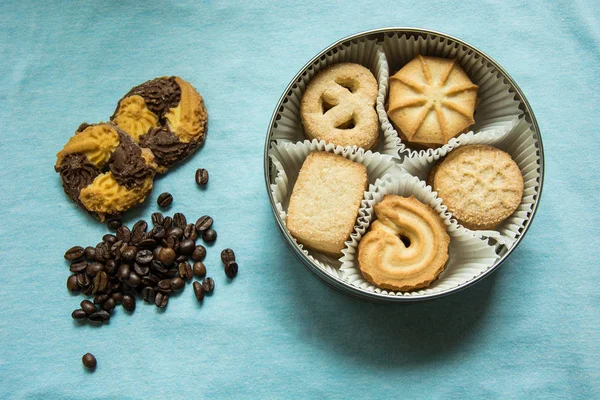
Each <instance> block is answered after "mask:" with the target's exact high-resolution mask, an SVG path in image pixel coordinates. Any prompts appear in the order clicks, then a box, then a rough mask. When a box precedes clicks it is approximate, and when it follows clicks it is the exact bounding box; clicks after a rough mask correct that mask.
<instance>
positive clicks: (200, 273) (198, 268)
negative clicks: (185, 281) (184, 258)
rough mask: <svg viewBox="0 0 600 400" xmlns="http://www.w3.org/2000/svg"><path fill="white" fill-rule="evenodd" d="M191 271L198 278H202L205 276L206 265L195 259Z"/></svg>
mask: <svg viewBox="0 0 600 400" xmlns="http://www.w3.org/2000/svg"><path fill="white" fill-rule="evenodd" d="M193 272H194V275H196V276H197V277H198V278H204V277H205V276H206V267H205V266H204V263H203V262H202V261H196V262H195V263H194V268H193Z"/></svg>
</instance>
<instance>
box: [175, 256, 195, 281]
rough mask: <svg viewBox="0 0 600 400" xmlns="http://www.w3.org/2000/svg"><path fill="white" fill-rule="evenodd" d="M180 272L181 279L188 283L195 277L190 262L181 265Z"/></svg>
mask: <svg viewBox="0 0 600 400" xmlns="http://www.w3.org/2000/svg"><path fill="white" fill-rule="evenodd" d="M178 270H179V276H180V277H181V279H184V280H186V281H189V280H190V279H192V276H193V272H192V266H191V265H190V263H189V262H187V261H185V262H182V263H180V264H179V267H178Z"/></svg>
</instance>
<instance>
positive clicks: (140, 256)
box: [135, 250, 154, 264]
mask: <svg viewBox="0 0 600 400" xmlns="http://www.w3.org/2000/svg"><path fill="white" fill-rule="evenodd" d="M153 258H154V256H153V255H152V252H151V251H150V250H140V251H138V252H137V254H136V255H135V261H136V262H138V263H139V264H149V263H151V262H152V259H153Z"/></svg>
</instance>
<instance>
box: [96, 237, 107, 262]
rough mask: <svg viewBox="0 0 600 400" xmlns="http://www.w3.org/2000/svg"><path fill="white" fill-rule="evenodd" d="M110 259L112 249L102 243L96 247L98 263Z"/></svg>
mask: <svg viewBox="0 0 600 400" xmlns="http://www.w3.org/2000/svg"><path fill="white" fill-rule="evenodd" d="M109 258H110V249H109V246H108V245H107V244H106V243H104V242H100V243H98V244H97V245H96V261H99V262H105V261H106V260H108V259H109Z"/></svg>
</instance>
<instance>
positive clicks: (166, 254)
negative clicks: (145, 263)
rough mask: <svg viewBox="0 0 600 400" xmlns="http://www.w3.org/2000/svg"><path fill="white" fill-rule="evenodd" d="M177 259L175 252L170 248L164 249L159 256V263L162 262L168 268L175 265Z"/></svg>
mask: <svg viewBox="0 0 600 400" xmlns="http://www.w3.org/2000/svg"><path fill="white" fill-rule="evenodd" d="M175 258H176V255H175V251H174V250H173V249H171V248H168V247H164V248H163V249H162V250H161V251H160V253H159V254H158V261H160V262H161V263H163V265H165V266H167V267H168V266H170V265H172V264H173V261H175Z"/></svg>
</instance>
